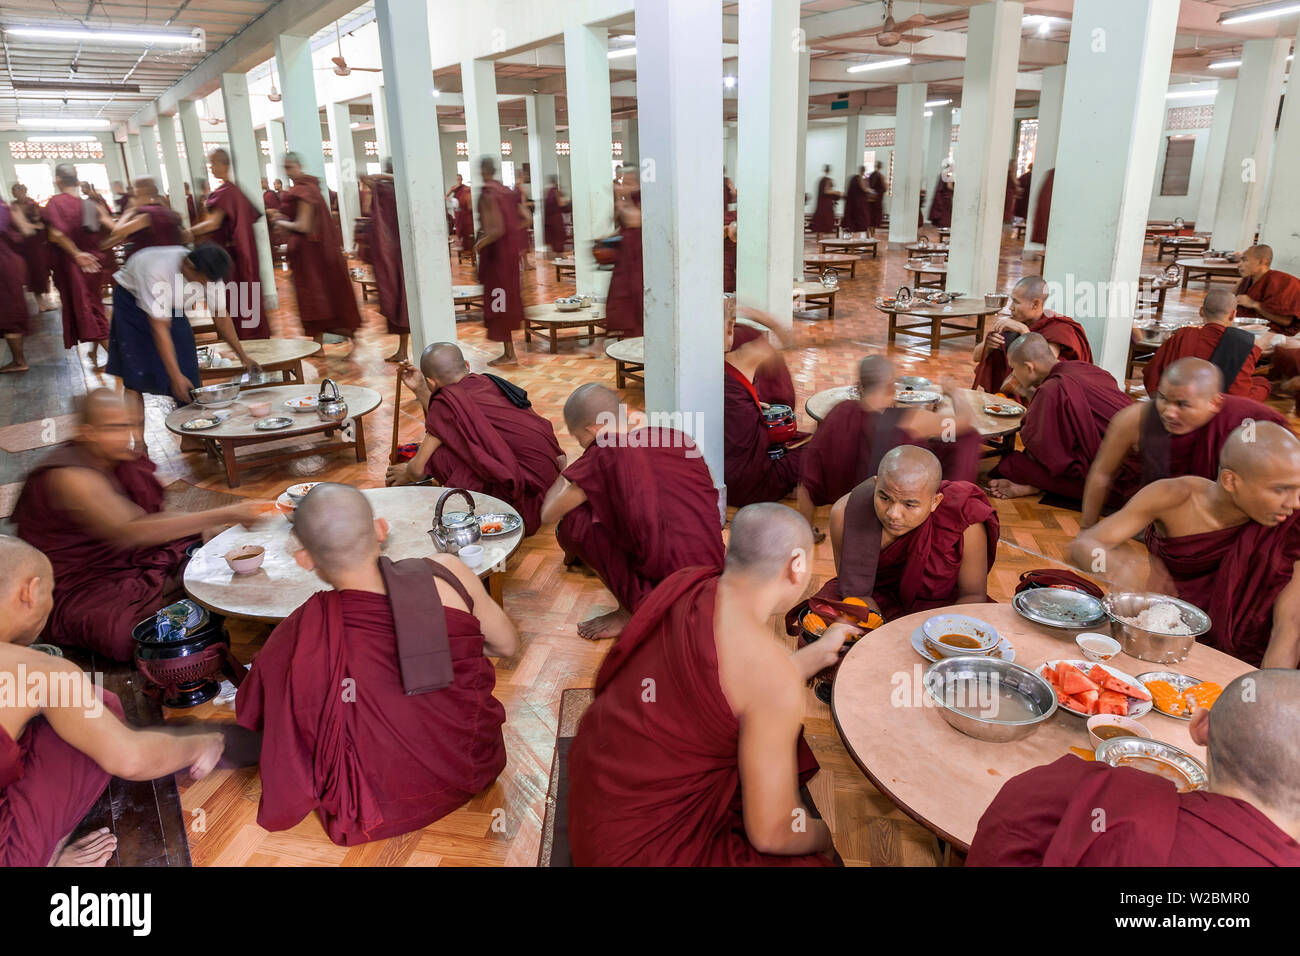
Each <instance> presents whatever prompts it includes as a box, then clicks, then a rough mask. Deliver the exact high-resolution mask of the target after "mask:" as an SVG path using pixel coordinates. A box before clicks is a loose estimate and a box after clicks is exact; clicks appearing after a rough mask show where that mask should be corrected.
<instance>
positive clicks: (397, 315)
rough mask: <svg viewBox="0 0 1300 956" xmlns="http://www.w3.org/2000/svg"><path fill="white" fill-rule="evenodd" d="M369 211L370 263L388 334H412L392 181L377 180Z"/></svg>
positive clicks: (395, 196)
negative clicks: (371, 220) (371, 218)
mask: <svg viewBox="0 0 1300 956" xmlns="http://www.w3.org/2000/svg"><path fill="white" fill-rule="evenodd" d="M374 184H375V185H374V188H373V190H372V195H371V202H370V209H371V213H372V215H373V218H374V228H372V229H371V230H370V261H371V263H372V264H373V266H374V269H375V289H376V291H378V293H379V312H380V314H381V315H382V316H383V317H384V319H385V320H386V321H387V322H388V331H389V332H391V333H393V334H395V335H405V334H406V333H408V332H410V331H411V317H410V315H409V313H408V312H407V308H406V275H405V272H404V270H403V268H402V237H401V231H400V230H399V229H398V226H397V190H396V189H395V188H394V186H393V181H392V180H391V179H376V180H374Z"/></svg>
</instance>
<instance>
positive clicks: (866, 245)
mask: <svg viewBox="0 0 1300 956" xmlns="http://www.w3.org/2000/svg"><path fill="white" fill-rule="evenodd" d="M879 246H880V240H879V239H873V238H871V237H870V236H857V237H855V236H840V237H839V238H837V239H818V240H817V248H818V250H819V251H821V252H843V253H848V254H852V255H857V256H861V255H862V254H863V253H866V252H870V253H871V258H873V259H875V258H878V257H879V255H880V253H879V252H878V251H877V249H878V248H879Z"/></svg>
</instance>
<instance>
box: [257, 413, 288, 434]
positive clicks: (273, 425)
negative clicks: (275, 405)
mask: <svg viewBox="0 0 1300 956" xmlns="http://www.w3.org/2000/svg"><path fill="white" fill-rule="evenodd" d="M292 424H293V419H292V418H286V417H285V416H283V415H274V416H272V417H271V418H263V419H262V420H261V421H260V422H258V423H257V424H255V425H254V426H253V427H254V428H255V429H257V430H258V431H259V432H274V431H279V430H280V429H281V428H288V427H289V426H290V425H292Z"/></svg>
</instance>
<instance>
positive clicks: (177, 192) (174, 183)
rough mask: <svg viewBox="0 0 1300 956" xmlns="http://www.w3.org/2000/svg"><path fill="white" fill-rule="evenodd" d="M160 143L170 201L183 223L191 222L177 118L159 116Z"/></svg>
mask: <svg viewBox="0 0 1300 956" xmlns="http://www.w3.org/2000/svg"><path fill="white" fill-rule="evenodd" d="M158 142H160V143H161V144H162V150H163V165H164V166H165V167H166V169H167V187H168V190H167V192H168V199H169V200H170V201H171V207H172V210H173V211H174V212H176V213H177V214H178V215H179V216H180V217H181V221H182V222H189V209H188V208H187V207H186V205H185V185H184V184H185V174H184V173H183V172H182V171H181V154H180V153H179V152H178V151H177V149H176V118H175V117H173V116H163V115H161V114H160V115H159V116H158Z"/></svg>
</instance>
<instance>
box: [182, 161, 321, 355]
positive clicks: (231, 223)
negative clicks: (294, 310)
mask: <svg viewBox="0 0 1300 956" xmlns="http://www.w3.org/2000/svg"><path fill="white" fill-rule="evenodd" d="M208 165H209V166H210V167H211V168H212V175H213V176H215V177H216V178H217V179H220V180H221V185H220V186H218V187H217V188H216V189H214V190H213V191H212V192H211V193H209V194H208V197H207V199H206V200H205V202H204V208H205V209H206V210H207V215H206V216H204V218H203V221H202V222H200V223H199V224H198V225H196V226H194V227H192V228H191V229H190V234H191V235H192V236H193V237H194V241H195V242H212V243H216V244H217V245H219V246H220V247H221V248H223V249H225V250H226V252H227V253H228V254H229V255H230V262H231V270H230V276H229V277H228V278H227V280H226V283H227V285H226V289H227V290H228V291H227V294H226V313H227V314H228V315H229V316H230V317H231V319H233V320H234V323H235V331H236V332H237V333H238V335H239V337H240V338H241V339H269V338H270V337H271V323H270V322H269V321H268V318H267V314H266V308H265V306H264V305H263V297H262V292H261V289H262V286H261V282H262V279H261V275H262V274H261V267H260V266H259V264H258V259H257V239H256V237H255V236H254V234H253V224H254V223H255V222H257V220H258V219H260V218H261V216H262V214H261V212H260V211H259V210H258V209H257V207H256V206H254V205H253V203H252V201H251V200H250V199H249V198H248V197H247V196H245V195H244V193H243V191H242V190H240V188H239V187H238V186H237V185H236V184H235V183H234V182H233V181H232V179H231V173H230V154H229V153H227V152H226V151H225V150H224V149H214V150H213V151H212V152H211V153H209V154H208ZM301 306H302V303H301V300H300V301H299V307H301Z"/></svg>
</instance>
